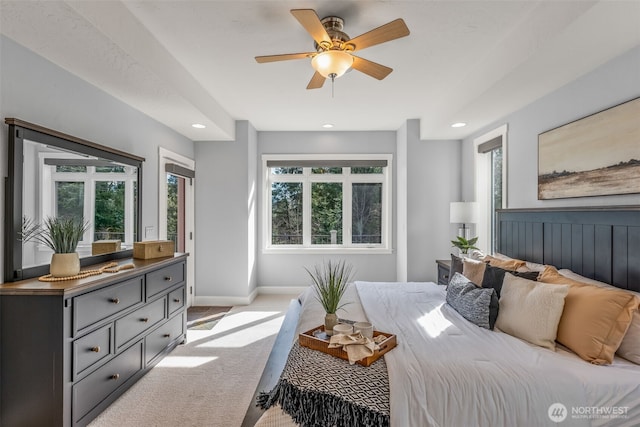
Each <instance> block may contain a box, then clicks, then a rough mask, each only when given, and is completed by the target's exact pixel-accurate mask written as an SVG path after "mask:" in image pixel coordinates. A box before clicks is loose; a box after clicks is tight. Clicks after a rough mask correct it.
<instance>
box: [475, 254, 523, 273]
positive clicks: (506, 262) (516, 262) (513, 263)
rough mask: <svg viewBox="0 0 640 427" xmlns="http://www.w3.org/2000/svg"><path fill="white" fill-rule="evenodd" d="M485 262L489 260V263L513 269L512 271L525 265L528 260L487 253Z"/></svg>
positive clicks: (505, 268)
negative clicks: (503, 257) (499, 256)
mask: <svg viewBox="0 0 640 427" xmlns="http://www.w3.org/2000/svg"><path fill="white" fill-rule="evenodd" d="M483 261H484V262H488V263H489V264H491V265H492V266H494V267H500V268H502V269H504V270H511V271H516V270H518V269H519V268H522V267H525V266H526V264H527V263H526V262H524V261H522V260H520V259H513V258H512V259H498V258H495V257H492V256H491V255H487V256H485V257H484V259H483Z"/></svg>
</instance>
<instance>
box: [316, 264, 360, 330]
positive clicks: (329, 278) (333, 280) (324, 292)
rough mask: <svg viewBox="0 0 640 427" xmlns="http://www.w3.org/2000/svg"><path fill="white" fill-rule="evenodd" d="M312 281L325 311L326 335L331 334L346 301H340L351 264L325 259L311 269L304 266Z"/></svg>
mask: <svg viewBox="0 0 640 427" xmlns="http://www.w3.org/2000/svg"><path fill="white" fill-rule="evenodd" d="M305 270H307V273H309V275H310V276H311V280H312V281H313V290H314V291H315V294H316V299H317V300H318V301H319V302H320V304H321V305H322V308H324V311H325V313H326V315H325V320H324V329H325V332H326V333H327V335H329V336H331V335H333V327H334V326H335V325H336V324H337V323H338V315H337V314H336V313H337V311H338V310H340V309H341V308H342V307H344V306H345V305H346V304H348V303H342V304H341V303H340V301H341V300H342V297H343V295H344V293H345V291H346V290H347V284H348V283H349V280H351V277H352V272H353V266H352V265H351V264H347V263H346V262H345V261H337V262H336V261H331V260H329V261H327V262H324V263H323V264H322V265H316V266H315V268H314V270H313V271H310V270H309V269H308V268H305Z"/></svg>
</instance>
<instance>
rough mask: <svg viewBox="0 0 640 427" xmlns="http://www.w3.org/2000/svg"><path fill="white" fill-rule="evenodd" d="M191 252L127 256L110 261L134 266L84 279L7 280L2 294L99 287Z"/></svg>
mask: <svg viewBox="0 0 640 427" xmlns="http://www.w3.org/2000/svg"><path fill="white" fill-rule="evenodd" d="M187 256H189V254H183V253H176V254H174V255H173V256H172V257H166V258H156V259H135V258H125V259H120V260H115V261H110V262H117V263H118V265H126V264H133V265H134V268H131V269H128V270H122V271H118V272H117V273H102V274H99V275H96V276H89V277H85V278H84V279H73V280H63V281H59V282H41V281H39V280H38V278H33V279H27V280H21V281H19V282H7V283H2V284H0V295H59V296H67V295H72V294H76V293H78V292H82V291H86V290H87V289H90V288H93V287H98V286H99V285H102V284H106V283H113V281H114V280H118V281H119V280H126V279H127V278H130V277H134V276H138V275H140V274H144V273H147V272H149V271H152V270H157V269H158V268H162V267H163V266H164V265H170V264H173V263H175V262H179V261H180V260H183V259H186V258H187ZM106 264H108V262H105V263H100V264H96V265H90V266H87V267H83V268H82V270H97V269H99V268H100V267H103V266H105V265H106Z"/></svg>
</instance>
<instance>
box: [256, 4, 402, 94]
mask: <svg viewBox="0 0 640 427" xmlns="http://www.w3.org/2000/svg"><path fill="white" fill-rule="evenodd" d="M291 14H292V15H293V16H294V17H295V18H296V19H297V20H298V22H300V24H301V25H302V26H303V27H304V29H305V30H307V32H308V33H309V34H310V35H311V37H313V40H315V48H316V51H315V52H303V53H287V54H282V55H267V56H256V61H257V62H258V63H261V64H262V63H265V62H275V61H287V60H290V59H303V58H311V65H312V66H313V68H314V69H315V70H316V71H315V73H314V74H313V77H311V81H310V82H309V84H308V85H307V89H318V88H321V87H322V85H323V84H324V81H325V79H327V78H330V79H331V81H333V80H334V79H336V78H337V77H340V76H341V75H343V74H344V73H345V72H346V71H347V70H348V69H350V68H354V69H356V70H358V71H360V72H363V73H365V74H367V75H369V76H371V77H374V78H376V79H378V80H382V79H384V78H385V77H387V76H388V75H389V74H390V73H391V72H392V71H393V69H392V68H389V67H386V66H384V65H381V64H377V63H375V62H373V61H369V60H367V59H363V58H360V57H358V56H355V55H353V52H356V51H359V50H362V49H365V48H367V47H371V46H375V45H377V44H380V43H384V42H388V41H391V40H395V39H398V38H400V37H405V36H408V35H409V28H407V25H406V24H405V23H404V21H403V20H402V19H396V20H395V21H391V22H389V23H387V24H385V25H383V26H381V27H378V28H375V29H373V30H371V31H369V32H367V33H364V34H362V35H359V36H358V37H356V38H353V39H351V38H349V36H348V35H347V34H346V33H344V32H343V31H342V30H343V28H344V20H343V19H342V18H339V17H337V16H328V17H326V18H323V19H322V20H321V19H320V18H319V17H318V14H317V13H316V12H315V10H313V9H292V10H291Z"/></svg>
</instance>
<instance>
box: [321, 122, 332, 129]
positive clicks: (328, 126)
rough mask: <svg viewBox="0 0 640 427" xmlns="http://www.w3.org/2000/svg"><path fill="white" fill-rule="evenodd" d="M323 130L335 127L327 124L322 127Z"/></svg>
mask: <svg viewBox="0 0 640 427" xmlns="http://www.w3.org/2000/svg"><path fill="white" fill-rule="evenodd" d="M322 127H323V128H325V129H331V128H332V127H333V125H332V124H331V123H325V124H323V125H322Z"/></svg>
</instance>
